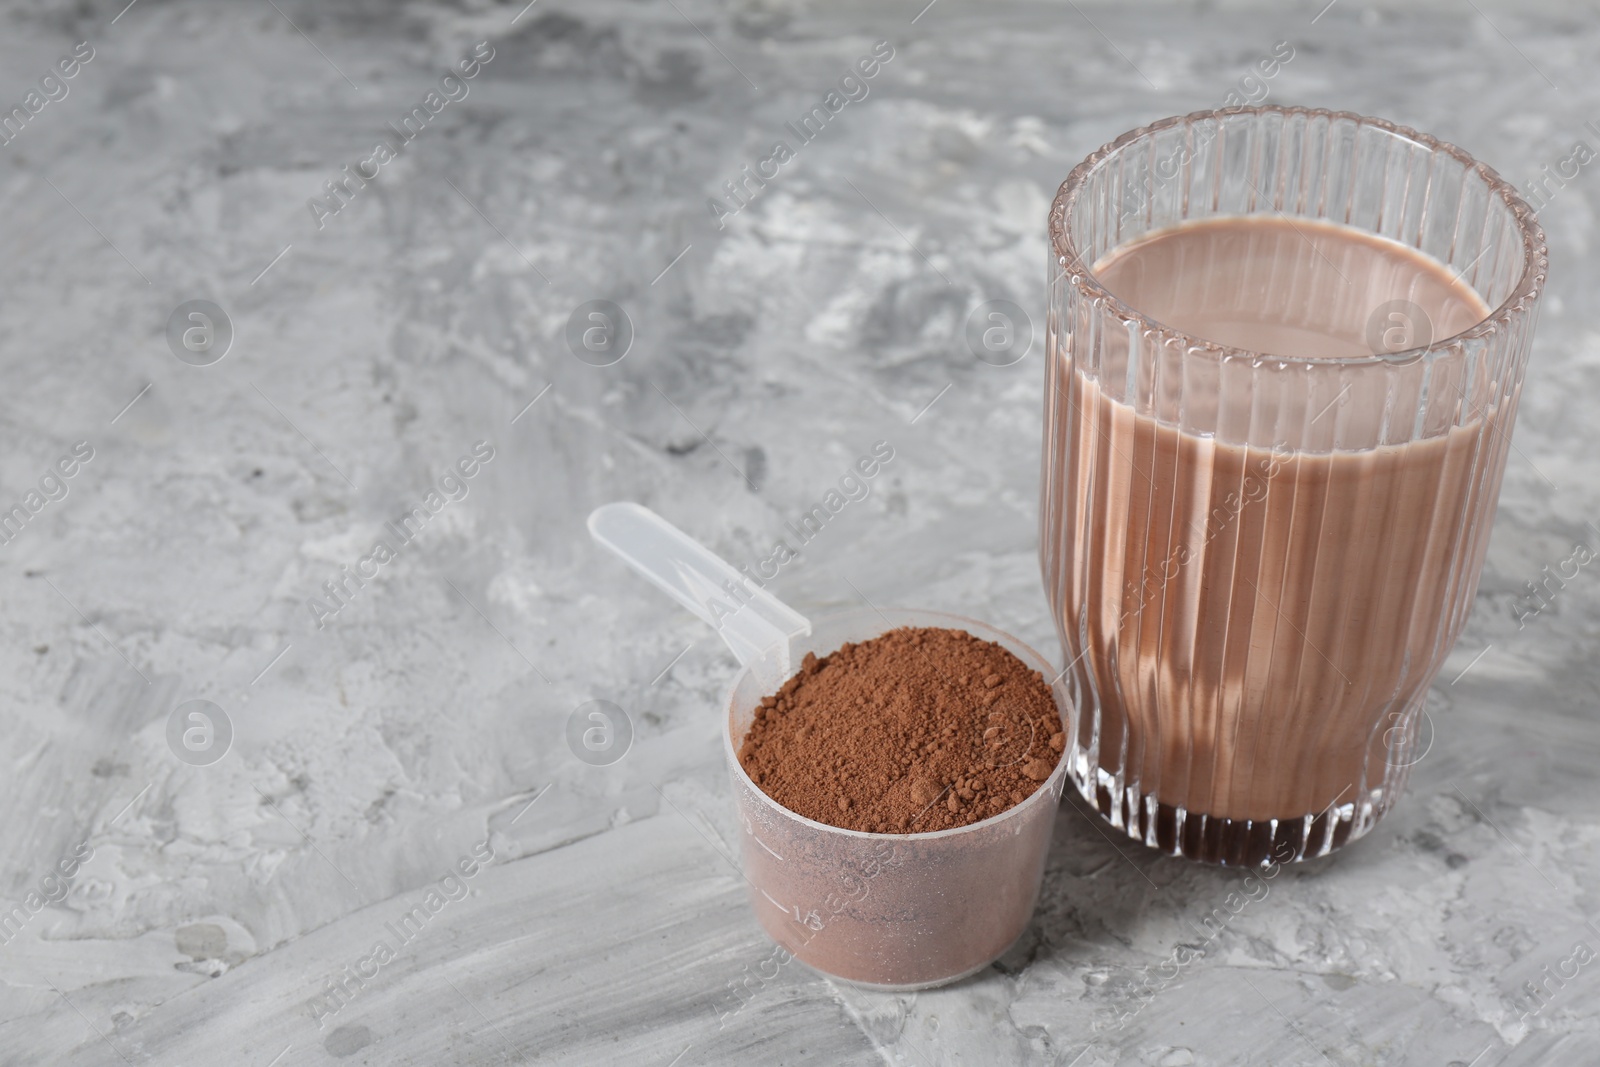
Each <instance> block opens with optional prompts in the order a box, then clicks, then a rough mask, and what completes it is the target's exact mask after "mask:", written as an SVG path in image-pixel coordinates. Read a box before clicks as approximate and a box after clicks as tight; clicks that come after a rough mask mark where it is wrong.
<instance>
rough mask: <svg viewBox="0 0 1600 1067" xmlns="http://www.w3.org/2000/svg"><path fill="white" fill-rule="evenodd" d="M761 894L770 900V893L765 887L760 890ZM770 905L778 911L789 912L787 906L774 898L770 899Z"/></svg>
mask: <svg viewBox="0 0 1600 1067" xmlns="http://www.w3.org/2000/svg"><path fill="white" fill-rule="evenodd" d="M758 888H759V887H758ZM761 895H762V896H764V897H766V898H767V899H768V900H772V894H771V893H768V892H767V891H766V890H765V889H762V890H761ZM772 906H773V907H775V908H777V909H778V910H779V911H781V912H783V913H784V914H785V915H787V914H789V912H790V910H791V909H789V908H786V907H784V906H783V905H782V904H779V903H778V902H777V901H776V900H772Z"/></svg>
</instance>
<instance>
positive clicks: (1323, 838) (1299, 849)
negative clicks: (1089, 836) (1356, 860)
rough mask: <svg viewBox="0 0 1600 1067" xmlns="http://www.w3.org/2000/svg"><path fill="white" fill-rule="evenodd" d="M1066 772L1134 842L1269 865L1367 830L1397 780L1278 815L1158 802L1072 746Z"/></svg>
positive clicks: (1233, 863)
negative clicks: (1220, 813)
mask: <svg viewBox="0 0 1600 1067" xmlns="http://www.w3.org/2000/svg"><path fill="white" fill-rule="evenodd" d="M1068 776H1069V777H1070V778H1071V779H1072V782H1073V784H1074V785H1076V786H1077V787H1078V793H1079V795H1080V796H1082V797H1083V799H1084V800H1086V801H1088V802H1089V806H1090V807H1092V808H1094V810H1095V811H1097V812H1099V813H1100V816H1101V817H1102V818H1103V819H1105V820H1106V822H1108V823H1110V824H1111V825H1112V826H1114V827H1115V828H1117V829H1118V830H1121V831H1123V832H1124V833H1126V834H1127V835H1128V836H1129V837H1131V838H1133V839H1134V840H1135V841H1140V842H1142V843H1144V844H1146V845H1149V846H1150V847H1151V848H1155V849H1160V850H1161V851H1162V852H1165V853H1167V854H1168V855H1169V856H1183V857H1185V858H1187V859H1192V860H1199V861H1200V862H1201V863H1215V864H1219V865H1221V866H1224V867H1271V866H1272V865H1273V864H1274V863H1298V862H1300V861H1301V860H1306V859H1315V858H1316V857H1318V856H1326V855H1327V854H1328V853H1330V852H1332V851H1334V850H1335V849H1338V848H1342V847H1343V846H1345V845H1347V844H1349V843H1350V842H1351V841H1354V840H1355V839H1356V838H1358V837H1361V836H1363V835H1364V834H1366V833H1367V832H1368V831H1370V830H1371V829H1372V828H1373V827H1374V826H1375V825H1377V822H1378V820H1379V819H1380V818H1381V817H1382V816H1383V813H1384V812H1385V811H1387V810H1388V808H1389V807H1390V805H1391V804H1392V803H1393V800H1394V797H1395V795H1396V792H1397V791H1398V788H1399V787H1402V786H1403V781H1396V782H1395V783H1394V784H1395V786H1396V787H1397V788H1396V790H1392V791H1390V792H1389V793H1388V795H1387V796H1385V790H1383V789H1376V790H1371V791H1369V792H1368V793H1367V794H1366V795H1365V796H1364V797H1362V798H1361V800H1360V801H1358V802H1350V803H1345V804H1339V805H1336V806H1333V807H1329V808H1327V809H1325V810H1323V811H1316V812H1309V813H1307V814H1305V815H1302V816H1298V817H1290V818H1285V819H1264V820H1261V821H1255V820H1251V819H1222V818H1216V817H1214V816H1210V815H1206V814H1205V813H1203V812H1195V811H1188V810H1186V809H1184V808H1181V807H1177V806H1175V805H1172V804H1166V803H1163V802H1161V801H1160V800H1159V799H1157V798H1156V797H1155V795H1154V794H1149V793H1144V792H1142V791H1141V790H1140V789H1139V786H1138V783H1136V782H1135V783H1129V782H1126V781H1124V780H1123V779H1122V777H1121V776H1120V775H1113V774H1111V773H1110V772H1108V771H1106V770H1105V769H1104V768H1102V767H1099V766H1097V765H1096V764H1095V761H1094V759H1093V758H1092V757H1091V756H1090V754H1089V753H1088V752H1086V751H1084V750H1083V749H1081V748H1078V747H1077V746H1074V750H1073V751H1072V753H1071V758H1070V760H1069V762H1068Z"/></svg>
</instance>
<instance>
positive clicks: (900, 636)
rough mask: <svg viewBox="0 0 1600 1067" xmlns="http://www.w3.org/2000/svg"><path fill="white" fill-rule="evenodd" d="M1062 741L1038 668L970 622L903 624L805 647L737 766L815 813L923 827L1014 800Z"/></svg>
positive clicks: (860, 823) (869, 827) (942, 826)
mask: <svg viewBox="0 0 1600 1067" xmlns="http://www.w3.org/2000/svg"><path fill="white" fill-rule="evenodd" d="M1064 744H1065V738H1064V737H1063V736H1062V733H1061V716H1060V713H1059V712H1058V711H1057V710H1056V703H1055V700H1054V699H1053V698H1052V696H1051V694H1050V686H1049V684H1048V683H1047V682H1046V681H1045V679H1044V676H1043V675H1041V674H1040V673H1039V672H1038V671H1035V670H1031V669H1029V668H1028V667H1027V666H1026V665H1025V664H1024V663H1023V662H1022V661H1021V660H1019V659H1018V658H1017V657H1016V656H1014V655H1012V654H1011V653H1010V652H1008V651H1007V650H1006V649H1004V648H1002V647H1001V646H1000V645H997V644H995V643H994V642H992V641H985V640H982V639H981V638H977V637H974V636H973V635H971V634H969V633H967V632H966V631H964V630H947V629H940V628H912V627H901V628H900V629H897V630H890V631H889V632H888V633H885V634H883V635H881V636H879V637H875V638H873V639H871V640H870V641H862V642H861V643H859V644H846V645H844V646H842V647H841V648H840V649H839V650H838V651H837V652H834V653H832V654H831V655H828V656H825V657H823V658H822V659H818V658H817V657H816V656H815V655H814V654H812V653H807V654H806V657H805V661H804V663H803V664H802V665H801V668H800V672H799V673H798V674H796V675H795V676H794V677H793V678H790V679H789V680H788V681H787V682H785V683H784V684H783V687H782V688H780V689H779V690H778V692H777V693H776V694H774V695H772V696H769V697H765V698H764V699H763V700H762V701H761V706H760V707H759V708H757V709H756V712H755V720H754V722H752V723H751V726H750V731H749V733H747V734H746V735H745V739H744V744H743V746H742V747H741V748H740V750H739V762H740V764H741V765H742V766H743V767H744V769H745V773H747V774H748V775H750V778H751V779H752V780H753V781H754V782H755V783H756V784H757V785H758V786H760V787H761V789H762V791H763V792H765V793H766V794H767V795H768V796H769V797H771V798H772V799H773V800H775V801H777V802H778V803H779V804H782V805H783V806H784V807H786V808H788V809H789V810H790V811H793V812H795V813H797V814H800V815H804V816H805V817H806V818H808V819H815V820H816V821H817V822H821V823H827V824H828V825H830V826H838V827H842V828H844V829H846V830H865V831H870V832H876V833H925V832H927V831H930V830H948V829H951V828H953V827H957V826H966V825H968V824H969V823H975V822H978V821H980V820H983V819H987V818H989V817H991V816H994V815H998V814H1000V813H1001V812H1002V811H1005V810H1006V809H1007V808H1009V807H1011V806H1012V805H1015V804H1020V803H1021V802H1022V801H1023V800H1025V799H1026V798H1027V797H1028V796H1030V795H1031V794H1032V793H1033V792H1034V790H1036V789H1038V788H1039V786H1040V785H1041V784H1042V783H1043V782H1044V781H1045V779H1047V778H1049V777H1050V774H1051V772H1053V771H1054V770H1055V767H1056V763H1057V762H1058V761H1059V760H1060V759H1061V751H1062V748H1063V746H1064Z"/></svg>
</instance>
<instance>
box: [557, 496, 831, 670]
mask: <svg viewBox="0 0 1600 1067" xmlns="http://www.w3.org/2000/svg"><path fill="white" fill-rule="evenodd" d="M589 534H590V536H592V537H593V538H594V539H595V540H596V541H598V542H600V543H601V544H602V545H604V546H605V547H607V548H609V549H610V550H611V551H613V552H615V553H616V554H617V555H619V556H621V557H622V559H623V562H625V563H627V564H628V566H630V567H632V568H633V569H634V570H636V571H638V572H639V573H640V574H642V575H643V576H644V577H645V578H646V579H648V580H649V581H650V583H651V584H652V585H654V586H656V588H658V589H660V590H661V591H662V592H664V593H666V594H667V595H668V596H670V597H672V599H674V600H676V601H677V602H678V603H679V604H682V605H683V606H684V607H686V608H688V609H689V610H690V611H692V612H694V613H695V614H696V615H698V616H699V617H700V619H701V620H702V621H704V622H706V623H709V624H710V625H711V627H712V628H713V629H715V630H716V631H717V633H718V634H720V635H721V637H722V640H723V641H724V642H725V643H726V644H727V646H728V648H730V649H731V650H732V651H733V654H734V656H736V657H737V658H738V660H739V662H740V663H742V664H744V666H745V668H746V669H747V670H749V671H750V673H751V674H752V675H753V676H754V677H755V678H756V680H757V682H758V683H759V684H761V685H763V686H765V687H766V690H767V692H769V693H771V692H776V691H777V688H778V687H779V686H780V685H782V684H783V683H784V681H785V680H787V679H788V677H789V675H791V674H793V673H794V669H793V665H792V664H791V663H790V660H789V642H790V640H791V639H792V638H796V637H805V636H806V635H808V634H810V633H811V623H810V621H808V620H807V619H806V617H805V616H804V615H802V614H800V613H799V612H798V611H795V610H794V609H793V608H791V607H789V605H787V604H785V603H784V602H783V601H781V600H779V599H778V598H777V597H775V596H773V595H772V594H771V593H768V592H766V591H765V590H763V589H760V588H758V587H756V586H755V584H754V583H753V582H752V581H751V580H750V579H749V578H747V577H745V576H744V575H743V574H741V573H739V571H737V570H735V569H734V568H733V567H732V566H731V565H729V564H728V562H727V561H726V560H724V559H723V558H722V557H721V556H719V555H717V554H716V553H715V552H712V551H711V550H710V549H709V548H707V547H706V546H705V545H702V544H701V543H700V542H699V541H696V540H695V539H694V538H692V537H690V536H689V535H688V534H686V533H684V532H683V531H682V530H680V529H678V528H677V527H676V526H674V525H672V523H670V522H668V521H667V520H666V519H663V518H662V517H661V516H660V515H657V514H656V513H655V512H653V511H651V510H650V509H649V508H647V507H645V506H644V505H642V504H634V503H629V502H627V501H622V502H619V503H615V504H604V505H602V506H600V507H598V508H595V509H594V511H592V512H591V513H590V514H589Z"/></svg>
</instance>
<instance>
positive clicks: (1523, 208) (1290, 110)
mask: <svg viewBox="0 0 1600 1067" xmlns="http://www.w3.org/2000/svg"><path fill="white" fill-rule="evenodd" d="M1264 114H1276V115H1286V116H1290V115H1293V116H1307V117H1316V118H1329V119H1344V120H1349V121H1352V122H1355V123H1357V124H1360V125H1364V126H1371V127H1373V128H1375V129H1380V130H1383V131H1385V132H1387V133H1390V134H1394V135H1395V136H1398V137H1402V138H1404V139H1406V140H1409V141H1411V142H1413V143H1415V144H1418V145H1421V146H1422V147H1424V148H1427V149H1429V150H1430V151H1432V152H1439V153H1443V154H1445V155H1448V156H1451V157H1453V158H1454V159H1456V160H1457V161H1459V162H1460V163H1461V164H1462V166H1463V167H1465V168H1466V169H1467V170H1468V171H1471V172H1473V173H1475V174H1477V175H1478V177H1479V178H1481V179H1482V180H1483V182H1484V183H1485V185H1486V186H1487V187H1488V192H1489V194H1490V195H1491V196H1498V197H1499V198H1500V200H1501V201H1502V202H1503V203H1504V204H1505V205H1506V207H1507V208H1508V209H1509V210H1510V212H1511V215H1512V218H1514V219H1515V220H1516V223H1517V229H1518V232H1519V233H1520V234H1521V236H1522V254H1523V264H1522V274H1521V276H1520V277H1519V278H1518V279H1517V283H1516V285H1514V286H1513V287H1512V289H1511V292H1510V293H1509V294H1507V296H1506V298H1505V299H1504V300H1503V301H1501V302H1500V305H1499V306H1498V307H1496V308H1494V309H1493V310H1491V311H1490V312H1489V314H1488V315H1486V316H1485V317H1484V318H1482V319H1480V320H1479V321H1478V322H1476V323H1474V324H1473V325H1471V326H1469V327H1467V328H1466V329H1465V330H1461V331H1460V332H1458V333H1454V334H1451V335H1450V336H1448V337H1443V338H1439V339H1437V340H1433V341H1429V342H1428V344H1426V345H1421V346H1418V347H1414V348H1407V349H1402V350H1400V351H1398V352H1384V353H1373V354H1372V355H1370V356H1288V355H1282V354H1279V353H1276V352H1255V351H1251V350H1249V349H1244V348H1238V347H1235V346H1232V345H1225V344H1221V343H1219V342H1216V341H1211V340H1207V339H1206V338H1203V337H1197V336H1195V335H1193V334H1190V333H1186V332H1184V331H1183V330H1179V329H1176V328H1174V327H1172V326H1169V325H1167V324H1166V323H1163V322H1161V321H1160V320H1158V319H1155V318H1152V317H1151V316H1149V315H1147V314H1145V313H1144V312H1142V311H1140V310H1139V309H1137V308H1135V307H1133V306H1132V305H1130V304H1128V303H1126V302H1125V301H1123V300H1122V299H1121V298H1120V297H1118V296H1117V295H1116V294H1114V293H1112V292H1111V291H1110V290H1109V289H1107V288H1106V287H1105V285H1104V284H1102V283H1101V281H1100V279H1099V277H1097V276H1096V275H1095V273H1094V270H1093V267H1092V265H1090V264H1087V263H1085V262H1084V260H1083V257H1082V256H1081V255H1080V254H1079V252H1078V249H1077V246H1076V245H1074V243H1073V241H1072V236H1071V234H1070V233H1069V232H1068V230H1067V225H1066V221H1067V216H1068V213H1069V212H1071V211H1072V209H1073V207H1074V206H1075V204H1076V203H1077V199H1078V194H1079V193H1080V192H1081V191H1082V189H1083V186H1084V183H1085V182H1087V181H1088V178H1089V175H1090V174H1091V173H1092V172H1093V171H1094V170H1095V169H1096V168H1098V167H1099V165H1100V164H1101V163H1102V162H1103V161H1104V160H1105V159H1106V158H1107V157H1108V156H1110V155H1111V154H1112V153H1113V152H1116V151H1119V150H1121V149H1122V148H1124V147H1126V146H1127V145H1129V144H1131V143H1133V142H1134V141H1137V140H1140V139H1143V138H1146V137H1149V136H1150V135H1151V134H1154V133H1158V132H1160V131H1162V130H1166V129H1171V128H1172V127H1174V126H1178V125H1180V124H1182V125H1193V124H1194V123H1197V122H1200V121H1203V120H1207V119H1216V118H1231V117H1233V116H1236V115H1264ZM1279 213H1280V214H1281V213H1282V212H1279ZM1297 217H1306V216H1297ZM1327 221H1329V222H1335V224H1338V223H1337V222H1336V220H1333V219H1329V220H1327ZM1049 230H1050V246H1051V252H1052V254H1053V255H1054V257H1055V260H1056V263H1057V265H1058V266H1060V267H1061V268H1063V269H1064V270H1066V271H1067V272H1068V273H1069V274H1071V275H1073V276H1074V282H1073V284H1076V285H1078V286H1080V287H1081V288H1082V290H1083V291H1084V292H1085V293H1086V294H1087V295H1088V296H1090V297H1091V298H1092V299H1094V300H1098V301H1102V302H1104V304H1105V305H1107V306H1109V307H1110V308H1111V309H1112V310H1113V311H1114V312H1115V313H1116V314H1117V315H1118V316H1119V317H1120V318H1123V319H1125V320H1132V321H1134V322H1137V323H1138V324H1139V326H1140V328H1141V329H1142V330H1144V331H1154V332H1156V333H1160V334H1163V335H1165V336H1166V337H1168V338H1173V339H1176V340H1178V341H1180V342H1182V343H1183V346H1184V351H1185V355H1186V356H1187V355H1189V354H1192V353H1194V352H1195V351H1196V350H1199V351H1201V352H1204V353H1206V354H1207V355H1212V356H1216V357H1218V358H1219V359H1222V360H1232V359H1238V358H1248V359H1251V360H1255V361H1265V362H1273V363H1281V364H1289V365H1296V366H1304V365H1316V366H1326V365H1343V366H1373V365H1382V364H1390V365H1394V364H1407V363H1412V362H1415V361H1418V360H1423V359H1430V358H1433V357H1438V356H1441V355H1442V354H1444V353H1446V352H1449V351H1451V350H1453V349H1454V348H1455V347H1456V346H1457V345H1459V344H1460V343H1463V342H1466V341H1472V340H1476V339H1478V338H1481V337H1487V336H1490V335H1493V334H1496V333H1499V332H1500V331H1502V330H1504V329H1506V328H1508V327H1509V326H1510V324H1511V322H1512V320H1513V319H1515V318H1517V317H1518V316H1520V315H1525V314H1527V313H1528V312H1529V311H1530V309H1531V308H1532V306H1533V305H1534V304H1535V303H1536V302H1537V301H1538V299H1539V294H1540V292H1541V290H1542V289H1543V287H1544V281H1545V276H1546V274H1547V272H1548V267H1549V252H1548V249H1547V247H1546V245H1545V237H1544V230H1543V228H1542V227H1541V226H1540V225H1539V221H1538V218H1537V217H1536V215H1535V213H1534V210H1533V208H1531V207H1530V206H1529V205H1528V202H1527V201H1526V200H1524V199H1523V197H1522V194H1521V193H1519V192H1518V191H1517V189H1516V187H1515V186H1514V185H1512V184H1511V183H1510V182H1508V181H1506V180H1505V179H1504V178H1502V177H1500V175H1499V174H1498V173H1497V172H1496V171H1495V170H1494V168H1493V167H1491V166H1489V165H1488V164H1487V163H1484V162H1482V161H1480V160H1477V159H1474V158H1473V157H1472V156H1471V155H1470V154H1469V153H1467V152H1466V151H1465V150H1464V149H1462V148H1459V147H1457V146H1456V145H1453V144H1451V143H1450V142H1448V141H1441V140H1439V139H1438V138H1437V137H1433V136H1430V135H1429V134H1426V133H1422V132H1420V131H1418V130H1415V129H1412V128H1411V127H1409V126H1401V125H1399V124H1397V123H1393V122H1389V121H1388V120H1386V119H1379V118H1373V117H1371V116H1369V115H1359V114H1357V113H1355V112H1353V111H1334V110H1330V109H1328V108H1310V107H1284V106H1281V105H1274V104H1268V105H1264V106H1261V107H1234V108H1213V109H1207V110H1202V111H1191V112H1189V113H1188V114H1187V115H1173V116H1170V117H1168V118H1164V119H1158V120H1157V121H1155V122H1152V123H1150V124H1148V125H1146V126H1140V127H1139V128H1138V129H1134V130H1129V131H1128V132H1127V133H1124V134H1122V135H1121V136H1120V137H1118V138H1116V139H1115V140H1112V141H1108V142H1106V143H1105V144H1103V145H1101V146H1100V147H1099V148H1097V149H1095V150H1094V151H1093V152H1091V153H1090V154H1089V155H1088V156H1087V157H1085V158H1084V160H1083V161H1082V162H1081V163H1079V164H1078V165H1077V166H1076V167H1073V168H1072V171H1071V172H1070V173H1069V174H1068V175H1067V178H1066V180H1065V181H1064V182H1062V183H1061V187H1060V189H1058V190H1057V191H1056V196H1055V199H1054V200H1053V201H1051V203H1050V219H1049ZM1379 236H1381V235H1379ZM1407 247H1410V246H1407ZM1419 251H1420V250H1419ZM1445 266H1446V267H1448V266H1449V265H1448V264H1446V265H1445ZM1453 273H1455V275H1456V276H1457V277H1460V274H1459V273H1458V272H1453Z"/></svg>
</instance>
